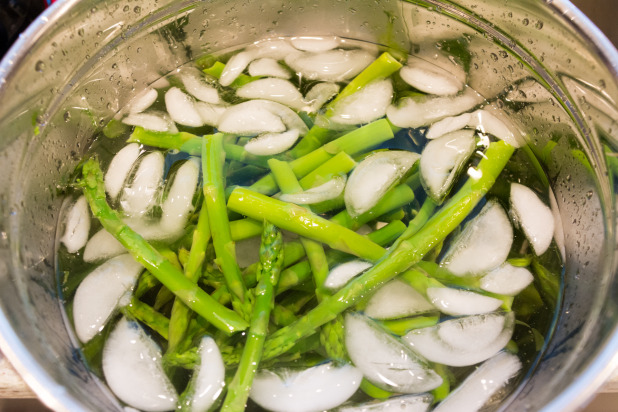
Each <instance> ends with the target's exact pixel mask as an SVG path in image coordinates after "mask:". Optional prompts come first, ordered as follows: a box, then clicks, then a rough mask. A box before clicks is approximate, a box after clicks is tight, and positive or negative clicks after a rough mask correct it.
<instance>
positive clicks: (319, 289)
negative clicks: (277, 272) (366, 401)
mask: <svg viewBox="0 0 618 412" xmlns="http://www.w3.org/2000/svg"><path fill="white" fill-rule="evenodd" d="M342 153H344V152H342ZM340 154H341V153H340ZM344 154H345V153H344ZM333 159H334V158H333ZM331 160H332V159H331ZM268 164H269V165H270V170H271V171H272V173H273V176H274V178H275V181H276V182H277V185H278V186H279V188H280V189H281V192H282V193H298V192H300V191H302V187H301V185H300V183H299V182H298V180H297V179H296V176H295V175H294V172H293V171H292V168H291V167H290V166H289V164H288V163H286V162H281V161H278V160H275V159H271V160H269V161H268ZM308 209H309V210H311V208H310V207H309V208H308ZM301 243H302V244H303V246H304V248H305V252H306V253H307V260H308V261H309V266H310V267H311V273H312V274H313V283H314V285H315V295H316V297H317V299H318V302H320V301H321V300H322V299H323V298H324V296H327V294H328V292H327V291H326V290H325V289H324V282H325V281H326V277H327V276H328V273H329V268H328V260H327V258H326V253H325V252H324V248H323V247H322V245H321V244H320V243H319V242H316V241H314V240H311V239H307V238H301ZM343 336H344V328H343V319H341V318H340V317H338V318H337V319H336V320H334V321H332V322H328V323H326V324H325V325H324V326H322V330H321V331H320V342H321V343H322V345H323V346H324V348H325V349H326V353H327V354H328V356H329V357H330V358H332V359H344V357H345V349H344V345H343Z"/></svg>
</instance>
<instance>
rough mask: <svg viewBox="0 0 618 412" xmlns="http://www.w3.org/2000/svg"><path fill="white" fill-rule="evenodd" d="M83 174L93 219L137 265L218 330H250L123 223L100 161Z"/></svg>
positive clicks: (91, 162) (85, 168)
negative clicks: (108, 191)
mask: <svg viewBox="0 0 618 412" xmlns="http://www.w3.org/2000/svg"><path fill="white" fill-rule="evenodd" d="M82 173H83V178H82V179H81V181H80V185H81V187H82V189H83V191H84V195H85V196H86V199H87V200H88V203H89V205H90V209H91V211H92V214H93V216H94V217H96V218H97V219H98V220H99V221H100V222H101V224H102V225H103V227H104V228H105V230H107V231H108V232H109V233H111V234H112V235H113V236H114V237H115V238H116V239H117V240H118V241H119V242H120V243H121V244H122V245H123V246H124V247H125V248H126V249H127V250H128V251H129V253H131V255H132V256H133V258H134V259H135V260H136V261H138V262H139V263H141V264H142V265H143V266H144V267H145V268H146V269H147V270H148V271H149V272H150V273H152V274H153V275H154V276H155V277H156V278H157V279H159V281H161V283H162V284H163V285H165V286H166V287H167V288H168V289H169V290H170V291H172V292H173V293H174V294H175V295H176V296H178V297H179V298H180V299H181V300H182V301H183V302H184V303H185V304H187V305H188V306H189V307H190V308H191V309H192V310H193V311H195V312H197V313H198V314H199V315H200V316H202V317H204V318H205V319H206V320H208V321H209V322H210V323H211V324H212V325H213V326H215V327H216V328H217V329H220V330H221V331H223V332H225V333H230V334H231V333H235V332H239V331H242V330H244V329H246V328H247V327H248V326H249V325H248V324H247V322H246V321H245V320H244V319H243V318H242V317H240V316H239V315H238V314H237V313H236V312H234V311H232V310H230V309H228V308H226V307H225V306H222V305H220V304H219V303H218V302H216V301H215V300H214V299H213V298H211V297H210V296H209V295H208V294H207V293H206V292H204V291H203V290H202V289H200V288H199V287H198V286H197V285H195V284H194V283H192V282H191V281H190V280H189V279H187V278H186V277H185V276H184V274H183V273H182V271H180V270H179V269H178V268H176V267H175V266H174V265H173V264H172V263H171V262H170V261H169V260H167V259H165V258H164V257H163V256H162V255H161V254H160V253H159V252H158V251H157V250H156V249H155V248H154V247H152V246H151V245H150V244H149V243H148V242H147V241H145V240H144V238H142V237H141V236H140V235H139V234H137V233H136V232H135V231H134V230H132V229H131V228H130V227H129V226H127V225H126V224H125V223H124V222H123V221H122V219H120V217H119V216H118V214H117V213H116V212H115V211H114V210H113V209H112V208H111V207H110V206H109V205H108V204H107V201H106V199H105V187H104V185H103V172H102V171H101V168H100V166H99V162H98V161H97V160H96V159H94V158H91V159H89V160H87V161H86V162H85V163H84V165H83V166H82Z"/></svg>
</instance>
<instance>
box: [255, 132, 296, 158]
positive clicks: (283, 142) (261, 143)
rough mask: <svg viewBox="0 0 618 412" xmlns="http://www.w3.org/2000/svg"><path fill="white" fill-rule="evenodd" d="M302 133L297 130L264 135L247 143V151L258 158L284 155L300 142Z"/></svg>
mask: <svg viewBox="0 0 618 412" xmlns="http://www.w3.org/2000/svg"><path fill="white" fill-rule="evenodd" d="M299 136H300V132H299V131H298V130H297V129H292V130H288V131H285V132H283V133H264V134H261V135H259V136H258V137H255V138H253V139H251V140H249V141H248V142H247V144H246V145H245V150H246V151H247V152H249V153H251V154H254V155H257V156H271V155H276V154H279V153H283V152H285V151H286V150H288V149H289V148H291V147H292V146H294V143H296V141H297V140H298V137H299Z"/></svg>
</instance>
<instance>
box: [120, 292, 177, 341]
mask: <svg viewBox="0 0 618 412" xmlns="http://www.w3.org/2000/svg"><path fill="white" fill-rule="evenodd" d="M121 311H122V312H123V313H124V314H125V315H127V316H129V317H131V318H133V319H136V320H139V321H140V322H142V323H143V324H144V325H146V326H148V327H149V328H150V329H152V330H154V331H155V332H157V333H158V334H159V335H161V337H163V339H166V340H167V339H168V336H169V335H168V330H169V324H170V320H169V319H168V318H166V317H165V316H164V315H162V314H161V313H159V312H157V311H156V310H154V308H152V307H151V306H149V305H147V304H145V303H144V302H142V301H140V300H139V299H136V298H135V297H134V298H132V299H131V302H130V303H129V304H128V305H127V306H125V307H123V308H121Z"/></svg>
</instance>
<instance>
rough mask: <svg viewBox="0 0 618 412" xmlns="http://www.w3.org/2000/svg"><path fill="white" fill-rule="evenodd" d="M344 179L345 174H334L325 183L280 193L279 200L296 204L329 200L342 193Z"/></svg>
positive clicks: (309, 203)
mask: <svg viewBox="0 0 618 412" xmlns="http://www.w3.org/2000/svg"><path fill="white" fill-rule="evenodd" d="M345 181H346V178H345V176H335V177H333V178H332V179H330V180H329V181H327V182H326V183H323V184H321V185H319V186H316V187H312V188H311V189H308V190H305V191H303V192H300V193H293V194H292V193H290V194H284V195H281V196H280V197H279V200H282V201H284V202H290V203H296V204H297V205H311V204H314V203H320V202H324V201H326V200H331V199H334V198H336V197H337V196H339V195H340V194H341V193H343V189H344V187H345Z"/></svg>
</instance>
